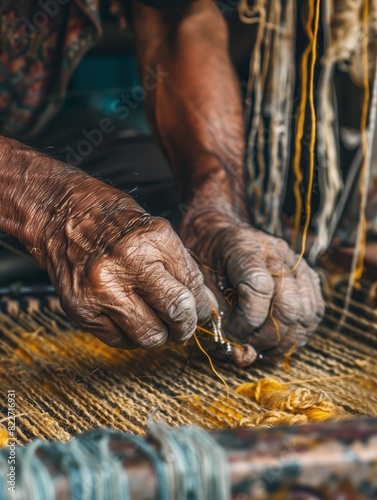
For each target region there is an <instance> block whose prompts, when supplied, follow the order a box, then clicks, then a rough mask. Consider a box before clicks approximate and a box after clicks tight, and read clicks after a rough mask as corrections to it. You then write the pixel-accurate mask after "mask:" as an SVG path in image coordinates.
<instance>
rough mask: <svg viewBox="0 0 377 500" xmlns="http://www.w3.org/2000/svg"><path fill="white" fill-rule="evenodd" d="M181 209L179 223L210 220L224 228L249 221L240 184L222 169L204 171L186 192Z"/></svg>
mask: <svg viewBox="0 0 377 500" xmlns="http://www.w3.org/2000/svg"><path fill="white" fill-rule="evenodd" d="M241 180H242V179H241ZM181 206H182V208H183V210H182V211H181V212H182V219H185V218H188V219H190V220H191V222H192V221H194V220H195V219H198V218H199V219H202V218H207V219H211V218H213V217H215V218H216V219H217V220H218V222H220V223H221V221H223V222H222V223H223V224H224V225H228V224H233V223H237V222H239V223H245V222H247V221H248V214H247V209H246V196H245V193H244V189H243V183H242V182H240V178H239V176H237V175H235V174H233V173H229V172H228V171H225V169H224V168H215V169H212V170H211V169H210V168H207V174H206V176H202V178H201V180H200V182H197V183H196V184H195V187H191V189H188V190H186V192H185V196H184V203H183V204H182V205H181Z"/></svg>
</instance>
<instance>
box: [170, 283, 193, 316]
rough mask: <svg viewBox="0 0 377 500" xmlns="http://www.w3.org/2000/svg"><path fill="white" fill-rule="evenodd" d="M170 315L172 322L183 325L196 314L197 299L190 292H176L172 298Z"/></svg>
mask: <svg viewBox="0 0 377 500" xmlns="http://www.w3.org/2000/svg"><path fill="white" fill-rule="evenodd" d="M169 302H170V304H169V307H168V315H169V319H170V321H173V322H176V323H181V322H183V321H187V320H188V319H189V318H190V317H192V316H194V315H195V317H196V314H195V299H194V297H193V295H192V294H191V293H190V291H189V290H185V291H182V290H181V291H180V292H177V291H175V292H174V293H173V294H172V295H171V297H170V301H169Z"/></svg>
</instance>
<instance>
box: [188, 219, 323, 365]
mask: <svg viewBox="0 0 377 500" xmlns="http://www.w3.org/2000/svg"><path fill="white" fill-rule="evenodd" d="M193 227H194V225H192V224H191V225H190V224H189V223H188V222H186V223H183V225H182V228H181V229H182V231H181V232H182V236H183V238H184V239H185V240H186V244H187V246H188V247H189V248H190V249H191V250H192V251H193V252H194V253H195V254H196V255H197V256H198V257H199V259H200V260H201V261H202V262H203V264H204V266H207V269H208V268H211V269H212V270H213V271H215V272H213V271H212V272H210V273H209V274H210V277H211V281H212V285H210V284H209V283H207V284H208V286H211V288H212V290H213V291H214V292H215V293H216V295H217V297H218V299H219V302H220V301H221V295H222V294H223V292H224V291H225V292H226V290H227V289H232V288H233V289H234V291H235V295H234V299H235V303H234V305H233V307H232V308H231V311H230V313H229V315H227V316H226V320H225V321H226V325H225V327H226V329H227V332H226V333H228V335H229V333H230V334H231V336H232V337H233V338H235V339H237V340H238V341H239V342H241V343H243V344H246V343H248V344H250V345H251V346H252V347H253V348H254V349H255V351H257V352H259V351H267V350H268V354H272V355H277V354H283V353H285V352H287V351H289V350H291V349H292V350H294V349H295V348H296V347H300V346H302V345H304V344H305V343H306V341H307V339H308V337H309V336H310V334H311V333H312V332H313V331H314V330H315V329H316V327H317V325H318V323H319V321H320V320H321V318H322V316H323V313H324V303H323V300H322V294H321V290H320V282H319V278H318V275H317V274H316V272H315V271H314V270H312V269H311V268H310V267H309V266H308V264H307V263H306V262H305V260H302V261H301V262H300V264H299V265H298V267H297V269H296V270H295V271H293V272H292V271H291V270H292V268H293V267H294V266H295V264H296V262H297V259H298V256H297V255H296V254H295V253H294V252H293V251H292V250H291V249H290V248H289V246H288V244H287V243H286V242H285V241H283V240H282V239H280V238H276V237H273V236H270V235H268V234H266V233H263V232H262V231H258V230H256V229H254V228H252V227H251V226H249V225H247V224H245V223H239V222H237V221H235V222H234V223H233V224H229V223H224V222H223V221H221V217H220V218H219V217H218V216H217V215H216V214H215V215H214V216H213V217H211V216H209V215H208V214H207V216H206V217H205V220H203V225H201V223H200V219H198V220H196V221H195V235H194V233H193V231H192V228H193ZM190 228H191V229H190ZM219 290H221V292H222V293H221V295H219ZM222 307H223V308H224V309H223V310H227V309H228V310H229V305H227V304H224V301H222Z"/></svg>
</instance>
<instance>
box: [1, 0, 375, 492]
mask: <svg viewBox="0 0 377 500" xmlns="http://www.w3.org/2000/svg"><path fill="white" fill-rule="evenodd" d="M324 4H325V2H322V5H324ZM319 5H320V2H319V0H316V1H314V0H308V2H307V8H308V11H307V12H306V14H307V16H306V18H305V19H306V21H307V25H306V28H305V29H306V31H307V32H309V31H310V33H309V34H310V36H309V35H308V39H310V40H311V42H313V40H314V42H315V39H314V32H315V30H313V28H310V26H312V25H310V26H309V21H308V19H311V21H312V22H314V20H315V18H316V15H317V19H318V14H319V11H318V9H319ZM365 5H367V6H368V8H369V13H368V12H367V10H366V9H365V8H364V9H363V6H365ZM316 9H317V10H316ZM239 12H240V17H241V19H242V20H243V22H245V23H247V24H255V25H256V26H257V31H258V33H257V39H256V47H255V49H254V51H253V53H252V55H251V63H250V75H249V80H248V84H247V89H246V96H245V102H246V122H247V124H248V126H249V136H248V146H249V147H248V151H247V167H248V173H249V193H248V194H249V198H250V200H251V203H252V206H253V214H252V217H253V222H254V223H255V224H256V225H260V226H263V227H264V228H265V229H266V230H268V231H269V232H271V233H274V234H277V235H281V234H284V235H285V236H287V234H289V235H290V237H291V238H292V241H294V240H296V241H298V242H299V250H301V251H302V252H303V251H305V247H306V245H304V248H303V249H302V248H300V244H301V243H302V242H303V241H304V240H303V239H302V237H303V234H304V235H305V237H306V236H309V230H310V229H312V230H313V234H314V232H315V234H316V237H315V238H313V240H312V241H311V247H310V257H311V258H312V260H314V259H315V258H316V257H317V255H318V254H320V253H321V252H323V249H324V248H326V246H327V245H328V243H329V241H330V240H333V236H336V234H335V232H336V231H335V229H336V228H337V227H338V225H339V221H340V219H341V215H342V214H343V212H345V211H347V205H348V204H349V201H350V194H351V191H352V189H351V187H350V185H349V182H348V183H347V181H346V184H345V186H344V190H343V188H342V179H341V175H340V171H339V168H340V158H339V149H338V148H337V146H336V144H337V141H339V137H338V135H337V134H338V132H339V130H340V125H341V123H338V122H337V113H336V111H337V110H336V106H335V105H334V92H335V90H334V87H333V78H334V72H335V68H336V67H337V65H340V64H341V62H342V61H345V60H350V61H351V64H350V68H349V71H350V72H351V73H352V77H353V79H354V80H355V81H358V84H359V86H360V87H361V88H363V95H364V101H363V102H364V107H363V110H364V111H362V113H361V114H362V115H363V116H360V120H361V122H360V123H361V125H362V126H361V129H362V131H361V134H360V141H359V145H358V149H357V152H356V153H355V155H354V157H353V158H352V161H351V167H350V170H349V173H350V176H351V177H349V178H352V179H353V181H352V182H356V180H358V181H360V182H359V185H360V186H361V187H363V186H364V187H365V186H367V185H368V182H369V180H370V177H371V172H372V167H374V166H375V163H373V162H375V157H373V154H372V152H373V151H375V143H376V140H375V134H376V132H375V120H376V116H375V114H374V112H373V110H375V108H376V99H377V97H376V95H377V90H376V89H377V84H376V80H377V79H376V76H375V67H376V66H377V65H376V62H375V61H376V42H375V40H376V36H375V35H376V31H377V30H376V17H377V6H376V3H375V2H374V1H373V0H372V1H370V2H368V1H367V2H364V3H363V2H352V1H343V2H341V1H334V2H326V4H325V6H324V7H323V12H322V14H323V18H322V21H321V23H322V30H323V40H324V42H323V44H324V51H323V54H322V56H323V57H322V60H321V63H322V71H321V74H320V77H319V79H318V81H317V86H318V88H319V89H320V91H319V97H318V102H317V103H316V119H317V124H318V126H317V132H318V134H317V137H315V139H316V147H317V154H318V164H319V168H318V170H319V177H318V179H317V182H318V185H319V186H320V188H321V193H322V194H323V196H322V197H321V198H320V200H319V202H318V207H317V208H318V211H317V214H316V217H315V218H314V219H315V220H313V221H310V220H309V218H308V217H307V215H308V211H306V219H305V222H304V224H301V215H302V213H301V212H302V210H301V209H297V206H299V207H301V208H302V207H305V204H306V202H307V201H308V198H307V192H311V189H307V188H308V186H309V188H310V187H311V186H312V183H313V178H312V177H311V174H310V172H308V171H304V170H303V163H305V161H306V160H307V154H308V153H307V151H304V148H303V147H302V144H303V141H302V139H303V137H304V136H305V134H308V133H309V135H310V133H312V131H313V123H312V128H310V126H308V125H307V124H308V123H309V122H310V119H309V118H310V114H311V112H312V111H313V109H311V110H309V105H308V100H309V98H310V95H309V94H310V90H309V94H308V93H307V97H308V100H305V99H304V98H302V96H303V92H302V91H301V92H299V99H298V101H297V102H298V105H297V106H298V108H297V109H296V108H293V102H294V101H295V95H294V87H295V75H294V71H295V68H296V66H297V64H296V61H295V60H294V56H293V54H294V47H293V43H294V36H293V35H294V32H295V20H296V18H297V16H298V13H297V12H296V3H295V2H294V1H293V0H287V1H284V2H283V1H281V2H280V1H279V2H275V1H272V0H271V1H267V0H256V1H255V2H247V1H246V0H242V1H241V2H240V6H239ZM347 12H348V13H351V14H350V15H348V17H347V15H346V14H347ZM366 14H368V16H366ZM356 20H357V22H356ZM365 20H367V21H368V20H369V21H368V23H369V24H368V23H367V24H368V26H367V24H366V23H365ZM313 26H314V25H313ZM309 28H310V29H309ZM358 30H359V31H358ZM304 31H305V30H304ZM360 32H361V34H364V38H363V37H360V36H359V35H360ZM366 34H367V35H368V36H367V37H366V36H365V35H366ZM360 40H361V42H360ZM368 43H369V45H368ZM305 47H306V45H305ZM260 54H263V56H264V57H263V58H261V57H259V56H260ZM258 55H259V56H258ZM311 55H313V54H311V53H310V51H307V52H306V51H305V49H303V53H302V54H301V56H302V57H301V70H302V71H303V72H304V73H305V71H306V77H305V78H306V83H307V84H308V88H309V83H310V82H309V80H310V78H311V76H310V71H309V70H310V67H311V64H312V63H311V61H313V60H314V61H315V58H314V59H311V58H310V57H311ZM360 61H362V62H363V64H360ZM360 68H361V69H360ZM365 68H367V71H366V69H365ZM370 75H371V77H370ZM312 76H313V75H312ZM305 78H302V79H301V81H300V82H301V84H302V85H303V80H304V83H305ZM366 88H368V93H369V94H370V98H369V100H368V102H367V100H365V94H366ZM274 89H275V90H276V89H278V90H277V91H273V90H274ZM301 90H302V89H301ZM312 91H313V89H312ZM311 98H312V101H313V102H314V100H313V92H312V95H311ZM365 103H366V105H367V107H365ZM365 109H369V114H366V113H365ZM293 112H295V113H296V115H297V116H298V121H297V123H296V127H295V133H294V134H291V132H292V131H291V127H290V126H289V122H290V117H291V116H292V113H293ZM368 118H369V119H368ZM301 119H302V122H303V123H302V124H301V125H302V126H304V125H305V126H306V128H301V125H300V123H301ZM266 124H268V126H269V127H270V126H271V127H270V129H271V131H272V132H271V137H270V140H269V141H267V143H264V142H263V134H264V131H265V126H266ZM366 129H367V130H366ZM291 135H292V137H291ZM312 137H313V136H312ZM292 142H295V148H293V149H294V151H293V153H292V155H290V154H289V144H290V143H292ZM255 145H257V146H258V147H257V148H256V147H255ZM261 151H263V154H261ZM291 160H293V167H294V173H295V175H296V177H295V178H293V179H291V181H292V182H291V184H292V186H293V195H294V198H295V202H296V214H295V215H294V217H293V219H294V220H293V225H292V224H291V227H290V229H289V231H288V233H285V231H286V227H285V226H284V225H283V224H282V219H281V217H280V216H281V212H282V209H283V204H284V195H285V194H286V193H285V190H286V187H285V186H286V184H287V182H288V181H289V173H288V165H289V163H290V161H291ZM267 164H268V166H269V168H266V165H267ZM304 181H305V182H306V191H305V190H304V189H303V186H304ZM352 182H351V184H352ZM304 187H305V186H304ZM304 191H305V192H304ZM271 193H273V194H271ZM309 201H310V198H309ZM357 201H358V203H359V205H358V206H359V207H361V208H360V210H358V211H356V212H357V215H359V219H358V220H357V221H356V223H357V230H356V234H353V241H352V243H353V244H355V243H356V245H355V247H356V251H353V250H351V251H348V250H345V249H340V250H339V251H338V252H335V253H333V255H332V258H327V259H324V261H323V265H324V268H326V269H327V271H325V270H322V271H321V276H322V284H323V289H324V293H325V300H326V304H327V310H326V316H325V318H324V320H323V322H322V323H321V325H320V326H319V327H318V330H317V332H316V333H315V334H314V335H313V336H312V338H311V339H310V341H309V343H308V344H307V345H306V346H305V347H304V348H303V349H301V350H299V351H297V352H295V353H293V354H292V356H291V357H289V356H287V357H285V358H284V359H282V360H276V359H269V358H268V357H263V355H262V356H260V357H259V358H258V359H257V360H256V362H255V363H254V364H253V365H252V366H251V367H249V368H248V369H246V370H245V369H242V368H238V367H236V366H235V365H234V364H232V363H229V362H218V363H216V370H217V371H218V372H219V374H220V375H221V377H222V378H223V379H224V380H225V382H226V384H227V387H228V389H229V393H227V391H226V388H225V387H224V384H223V382H222V381H221V380H220V379H219V378H218V377H217V376H216V374H215V373H214V372H213V371H212V370H211V368H210V366H209V364H208V360H207V359H206V358H205V356H204V355H203V354H202V353H201V352H200V351H199V350H198V349H196V348H195V344H194V343H193V342H192V343H191V344H189V346H188V347H186V346H185V347H180V348H176V349H174V351H172V350H171V348H170V347H169V348H160V349H159V350H158V351H153V352H147V351H121V350H115V349H112V348H110V347H107V346H106V345H104V344H102V343H101V342H100V341H98V340H97V339H96V338H94V337H93V336H91V335H90V334H89V333H85V332H82V331H79V330H77V329H76V328H75V326H74V325H72V323H71V322H70V321H69V320H68V318H66V317H65V316H64V314H63V313H62V311H61V310H60V307H59V304H58V301H57V298H56V297H55V295H54V291H53V289H52V288H51V287H50V286H49V285H46V286H41V285H38V286H32V285H30V286H24V285H14V286H12V287H4V286H2V285H1V284H0V358H1V364H0V393H1V395H2V398H1V402H0V499H1V500H2V499H3V498H4V499H8V498H17V499H22V500H28V499H33V500H34V499H46V500H52V499H53V498H57V499H63V498H67V499H68V498H75V499H76V498H77V499H82V498H88V499H89V498H90V499H97V498H100V499H109V500H110V499H116V498H125V499H128V498H131V499H147V498H148V499H153V498H163V499H168V498H169V499H170V498H176V499H178V500H181V499H182V500H183V499H184V498H187V499H197V498H198V499H199V498H200V499H203V500H221V499H224V500H225V499H226V498H233V499H237V500H248V499H250V500H251V499H260V500H263V499H267V498H272V499H282V498H284V499H295V500H299V499H300V500H304V499H306V500H308V499H320V498H321V499H332V498H347V499H348V498H371V499H372V498H377V382H376V377H375V367H376V361H375V358H376V352H377V351H376V350H377V335H376V330H377V326H376V325H377V312H376V311H377V309H376V279H377V263H376V258H375V256H374V254H373V252H372V253H371V254H370V255H369V254H368V248H367V249H366V252H364V250H363V237H364V234H365V226H366V224H365V219H364V217H365V214H366V212H367V210H366V208H367V207H366V206H365V203H366V190H365V189H364V190H363V189H361V194H360V196H359V199H358V200H357ZM306 208H307V206H306ZM309 208H310V207H309ZM309 212H310V210H309ZM372 223H373V221H372ZM292 226H293V227H292ZM301 226H302V227H301ZM372 226H373V224H372ZM368 229H370V227H369V226H368ZM363 231H364V232H363ZM308 239H310V238H308ZM362 257H365V258H364V259H362ZM361 262H362V265H361ZM349 271H350V272H349ZM361 275H362V279H361V280H360V279H359V278H360V276H361ZM201 340H202V342H203V345H204V346H205V347H206V348H208V349H209V346H210V343H209V342H208V343H206V339H205V337H201ZM212 347H213V346H212ZM225 359H226V360H227V359H228V358H226V357H225ZM7 398H8V403H9V401H11V403H12V404H11V408H12V409H11V413H12V415H9V414H8V407H9V404H8V407H7V404H6V401H7ZM13 423H14V424H15V430H13ZM195 443H196V444H195ZM14 450H15V451H14ZM13 451H14V452H15V454H16V460H18V462H16V465H17V467H16V470H15V472H14V474H15V476H16V483H17V482H18V489H17V486H16V493H13V492H8V490H7V488H8V487H9V485H10V484H11V483H9V484H7V483H6V479H7V477H9V478H10V481H11V480H12V477H13V476H12V474H13V469H10V466H11V465H12V463H9V461H8V460H9V458H10V457H11V458H12V457H13V455H11V453H13ZM17 457H18V458H17ZM204 470H205V471H207V473H206V474H205V473H204V472H203V471H204ZM7 474H9V476H7Z"/></svg>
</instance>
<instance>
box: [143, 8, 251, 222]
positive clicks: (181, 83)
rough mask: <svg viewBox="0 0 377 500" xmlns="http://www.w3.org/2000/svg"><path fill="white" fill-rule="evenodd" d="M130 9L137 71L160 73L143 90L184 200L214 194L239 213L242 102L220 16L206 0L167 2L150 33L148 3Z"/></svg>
mask: <svg viewBox="0 0 377 500" xmlns="http://www.w3.org/2000/svg"><path fill="white" fill-rule="evenodd" d="M137 9H140V10H141V11H142V12H135V20H136V33H137V40H138V44H137V46H138V56H139V65H140V69H141V72H142V73H143V71H145V69H146V68H148V66H154V67H156V66H157V67H158V68H159V70H160V72H161V74H163V75H165V76H164V78H161V81H160V82H159V84H158V85H157V87H156V90H155V91H154V92H148V93H147V98H146V103H147V110H148V113H149V115H150V117H151V121H152V124H153V126H154V128H155V131H156V133H157V135H158V137H159V139H160V141H161V143H162V145H163V147H164V148H165V150H166V153H167V155H168V157H169V159H170V161H171V163H172V165H173V167H174V169H175V170H176V172H177V175H178V177H179V178H180V180H181V182H182V184H183V187H184V200H185V201H187V202H190V203H191V204H192V203H193V202H194V203H196V204H197V205H198V204H208V203H209V202H210V200H211V203H216V198H217V197H218V196H221V203H222V204H223V205H224V203H226V204H227V205H228V207H226V208H227V209H228V210H231V211H233V212H235V213H237V214H238V215H239V216H240V217H241V218H244V217H245V213H246V211H245V205H244V197H245V193H244V169H243V153H244V152H243V144H244V128H243V119H242V107H241V99H240V92H239V86H238V82H237V79H236V77H235V75H234V71H233V68H232V65H231V62H230V59H229V55H228V36H227V29H226V25H225V22H224V20H223V19H222V18H221V15H220V13H219V12H217V9H216V6H215V4H214V3H213V2H206V1H204V2H194V3H193V4H191V5H190V7H186V8H185V9H183V10H182V14H181V15H179V14H177V12H179V11H178V10H177V9H175V11H176V12H175V13H174V14H171V16H172V17H174V19H172V20H171V19H166V14H165V18H164V19H163V20H161V19H160V20H159V21H158V20H157V22H155V24H154V25H156V24H157V25H158V24H160V25H162V26H164V23H165V26H166V28H165V30H164V27H163V28H162V29H160V31H156V32H155V33H153V30H152V29H146V24H145V23H146V22H145V9H146V12H147V14H148V8H145V7H137V6H136V10H137ZM139 14H140V15H139ZM155 15H156V16H162V17H163V15H162V14H159V13H157V14H155ZM172 24H173V25H174V26H175V29H174V30H172V29H171V28H169V26H171V25H172ZM145 32H147V35H146V34H145ZM151 33H152V34H151Z"/></svg>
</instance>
